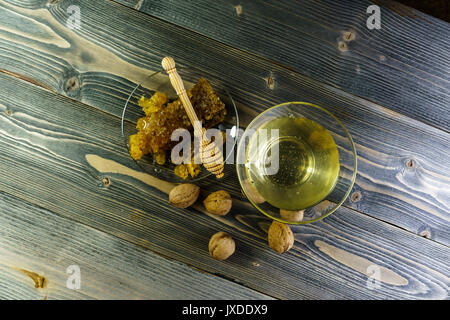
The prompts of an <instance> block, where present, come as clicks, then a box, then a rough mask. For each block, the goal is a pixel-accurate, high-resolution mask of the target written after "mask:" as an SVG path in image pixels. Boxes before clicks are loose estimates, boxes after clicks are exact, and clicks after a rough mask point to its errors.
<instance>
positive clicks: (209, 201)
mask: <svg viewBox="0 0 450 320" xmlns="http://www.w3.org/2000/svg"><path fill="white" fill-rule="evenodd" d="M232 203H233V201H232V200H231V196H230V194H229V193H228V192H226V191H225V190H219V191H216V192H213V193H211V194H210V195H209V196H207V197H206V199H205V200H203V204H204V205H205V208H206V211H208V212H210V213H214V214H217V215H219V216H224V215H226V214H227V213H228V212H230V210H231V205H232Z"/></svg>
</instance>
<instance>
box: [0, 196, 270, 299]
mask: <svg viewBox="0 0 450 320" xmlns="http://www.w3.org/2000/svg"><path fill="white" fill-rule="evenodd" d="M0 252H1V255H0V299H33V300H34V299H45V300H55V299H58V300H61V299H103V300H105V299H107V300H109V299H127V300H128V299H186V298H187V297H189V299H203V300H209V299H258V300H261V299H271V298H270V297H268V296H266V295H263V294H261V293H258V292H255V291H253V290H251V289H248V288H246V287H244V286H241V285H238V284H236V283H233V282H231V281H228V280H225V279H221V278H219V277H216V276H212V275H208V274H206V273H204V272H200V271H196V270H194V269H191V268H189V267H188V266H186V265H184V264H182V263H179V262H176V261H172V260H168V259H166V258H163V257H161V256H158V255H155V254H154V253H152V252H151V251H149V250H145V249H143V248H141V247H139V246H136V245H133V244H131V243H129V242H127V241H125V240H122V239H119V238H117V237H114V236H111V235H109V234H106V233H104V232H101V231H98V230H95V229H93V228H91V227H88V226H85V225H82V224H80V223H78V222H76V221H73V220H70V219H66V218H63V217H61V216H58V215H56V214H54V213H53V212H50V211H48V210H45V209H42V208H39V207H37V206H34V205H31V204H29V203H27V202H25V201H23V200H21V199H17V198H14V197H11V196H9V195H6V194H4V193H0ZM72 265H76V266H78V267H79V268H80V280H81V281H80V288H79V289H70V288H68V287H67V285H66V282H67V280H68V278H69V276H70V273H67V268H68V267H69V266H72ZM30 270H34V271H36V272H34V271H30ZM169 274H170V275H171V276H170V277H168V276H167V275H169ZM34 275H38V276H39V277H40V279H44V280H45V285H43V286H41V287H40V288H36V285H35V283H34V281H33V279H32V277H33V276H34ZM30 276H31V278H30Z"/></svg>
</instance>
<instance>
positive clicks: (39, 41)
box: [0, 1, 450, 245]
mask: <svg viewBox="0 0 450 320" xmlns="http://www.w3.org/2000/svg"><path fill="white" fill-rule="evenodd" d="M19 4H21V5H19ZM144 4H145V2H144ZM68 5H69V2H68V1H60V2H58V3H56V4H54V5H51V6H49V7H46V6H45V5H43V4H42V3H41V2H39V1H29V2H17V1H15V2H14V3H13V2H10V3H8V2H6V1H0V12H1V14H2V17H4V19H2V20H1V21H0V25H2V30H7V31H2V38H1V39H0V46H1V48H2V49H1V50H0V68H3V69H4V70H9V71H8V72H9V73H11V74H15V75H17V76H18V77H19V78H23V76H24V75H26V76H27V78H32V79H35V81H36V82H37V83H40V84H42V86H44V87H45V86H47V87H50V88H52V90H54V91H55V92H57V93H60V94H64V95H67V96H69V97H71V98H74V99H77V100H79V101H81V102H83V103H86V104H89V105H91V106H94V107H96V108H99V109H101V110H103V111H106V112H108V113H111V114H114V115H117V116H120V114H121V112H122V106H123V105H124V104H125V101H126V98H127V96H128V93H129V92H131V90H132V88H133V87H134V85H135V82H139V81H141V80H142V79H143V77H144V75H146V74H148V73H150V71H149V70H158V69H159V68H160V59H161V58H162V57H163V56H165V55H166V54H167V53H169V52H170V53H171V54H173V56H174V57H176V59H177V61H179V64H180V65H189V66H192V67H195V68H197V69H195V72H193V73H194V74H195V73H200V74H203V75H205V76H206V77H207V78H208V79H210V80H211V82H212V83H213V85H214V87H215V88H218V89H219V91H220V90H221V89H223V88H227V89H228V90H229V91H230V92H231V94H232V96H233V97H234V98H235V99H236V101H237V103H238V107H239V111H240V113H241V114H240V120H241V123H242V124H243V125H244V126H245V125H246V124H248V123H249V121H250V120H251V119H252V118H253V117H254V116H255V115H257V114H258V113H259V112H261V111H262V110H265V109H266V108H267V107H269V106H272V105H274V104H277V103H279V102H283V101H298V100H300V101H308V102H312V103H315V104H318V105H320V106H322V107H325V108H327V109H328V110H330V111H332V112H333V113H335V114H336V115H337V116H338V117H339V118H340V119H341V120H342V121H343V122H344V124H345V125H346V126H347V127H348V129H349V131H350V133H351V134H352V135H353V137H354V140H355V142H356V144H357V151H358V154H359V175H358V177H357V181H356V186H355V190H354V191H355V193H354V194H352V195H354V197H351V198H350V199H349V200H348V201H347V202H346V204H345V205H347V206H349V207H351V208H354V209H357V210H359V211H361V212H363V213H366V214H369V215H371V216H373V217H376V218H378V219H381V220H383V221H387V222H389V223H391V224H394V225H397V226H399V227H401V228H404V229H406V230H409V231H411V232H414V233H416V234H419V235H423V236H426V237H428V238H430V239H433V240H435V241H438V242H440V243H444V244H447V245H448V244H449V243H450V232H449V225H448V221H449V219H450V218H449V212H450V208H449V199H450V195H449V192H450V191H449V190H450V188H449V183H450V182H449V181H450V178H449V173H448V167H449V166H450V159H449V157H448V145H449V140H450V139H449V135H448V134H446V133H444V132H442V131H439V130H436V129H434V128H432V127H430V126H427V125H424V124H422V123H420V122H418V121H414V120H412V119H410V118H407V117H405V116H402V115H401V114H399V113H397V112H395V111H392V110H390V109H387V108H384V107H382V106H380V105H377V104H374V103H370V102H368V101H367V100H364V99H361V98H358V97H355V96H353V95H351V94H348V93H345V92H343V91H341V90H339V89H336V88H334V87H331V86H327V85H325V84H322V83H319V82H317V81H314V80H311V79H309V78H307V77H305V76H302V75H300V74H298V73H295V72H292V71H291V70H289V69H287V68H283V67H281V66H279V65H276V64H273V63H270V62H267V61H266V60H263V59H259V58H257V57H255V56H252V55H249V54H246V53H245V52H242V51H239V50H236V49H233V48H230V47H228V46H226V45H223V44H221V43H219V42H217V41H213V40H210V39H208V38H206V37H202V36H200V35H198V34H196V33H193V32H190V31H187V30H184V29H182V28H179V27H176V26H173V25H171V24H169V23H165V22H163V21H160V20H158V19H155V18H151V17H149V16H146V15H144V14H142V13H139V12H137V11H136V10H134V9H130V8H127V7H124V6H120V5H117V4H114V3H111V2H108V1H97V2H96V3H95V5H94V4H92V3H91V2H89V1H79V2H78V5H80V8H81V9H82V11H83V26H82V28H81V30H70V29H68V28H67V27H66V26H65V23H66V19H67V14H66V8H67V6H68ZM244 10H245V9H244ZM244 12H245V11H244ZM115 15H117V16H118V17H121V18H122V20H123V21H127V23H126V24H125V23H123V24H122V23H120V22H119V21H121V20H120V19H115V20H113V19H110V17H111V16H115ZM26 25H28V26H29V25H31V26H33V28H25V27H24V26H26ZM96 25H102V29H101V31H100V30H99V29H98V28H96V27H95V26H96ZM180 43H182V44H183V45H182V46H180ZM183 78H185V75H183ZM8 79H9V78H8ZM12 92H16V91H15V90H12ZM3 101H4V102H3V109H8V108H13V104H8V103H7V101H8V100H3ZM23 104H28V102H27V101H25V100H24V101H23ZM13 109H14V108H13ZM60 110H61V112H62V113H63V114H64V113H67V112H70V110H67V108H61V109H60ZM12 111H15V110H12ZM71 114H72V115H73V117H74V118H77V119H79V121H86V122H91V121H92V120H91V119H90V118H89V117H86V116H83V115H78V114H74V113H71ZM92 115H93V117H96V116H95V115H94V113H93V114H92ZM39 117H42V115H41V116H39ZM58 121H59V120H58ZM55 123H56V122H55ZM65 125H66V126H69V127H70V126H71V125H72V123H71V122H66V124H65ZM96 125H97V126H98V127H103V126H104V124H102V123H97V124H96ZM92 134H94V133H92ZM97 134H98V133H97ZM117 134H118V132H117V131H114V132H113V130H112V131H111V132H110V135H111V136H112V135H117ZM108 137H109V136H108ZM108 139H109V138H108ZM106 146H108V147H109V148H112V147H113V144H112V143H107V144H106ZM61 148H62V146H61ZM411 164H412V165H411ZM226 170H228V172H233V171H234V168H233V166H228V167H226ZM223 183H224V185H225V186H226V188H227V189H228V190H230V192H231V193H232V194H233V196H236V197H237V196H240V195H241V193H240V188H239V185H238V184H237V183H236V177H235V176H233V174H231V175H229V178H227V179H226V180H225V181H224V182H223ZM206 186H207V187H208V188H210V189H211V190H215V189H217V188H218V187H219V186H217V185H215V184H214V183H212V182H211V183H210V184H209V185H205V187H206ZM352 199H354V201H352Z"/></svg>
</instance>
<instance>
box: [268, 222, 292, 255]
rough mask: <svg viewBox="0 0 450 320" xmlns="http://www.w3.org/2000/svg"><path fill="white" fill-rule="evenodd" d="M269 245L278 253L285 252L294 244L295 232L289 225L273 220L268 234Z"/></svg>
mask: <svg viewBox="0 0 450 320" xmlns="http://www.w3.org/2000/svg"><path fill="white" fill-rule="evenodd" d="M267 239H268V242H269V246H270V247H271V248H272V249H273V250H275V251H276V252H278V253H284V252H286V251H288V250H289V249H291V248H292V246H293V245H294V234H293V233H292V230H291V228H289V226H288V225H286V224H284V223H281V222H278V221H273V222H272V224H271V225H270V228H269V232H268V236H267Z"/></svg>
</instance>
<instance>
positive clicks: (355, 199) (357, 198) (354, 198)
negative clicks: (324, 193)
mask: <svg viewBox="0 0 450 320" xmlns="http://www.w3.org/2000/svg"><path fill="white" fill-rule="evenodd" d="M350 198H351V199H352V202H358V201H360V200H361V198H362V195H361V192H359V191H356V192H353V193H352V196H351V197H350Z"/></svg>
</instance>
